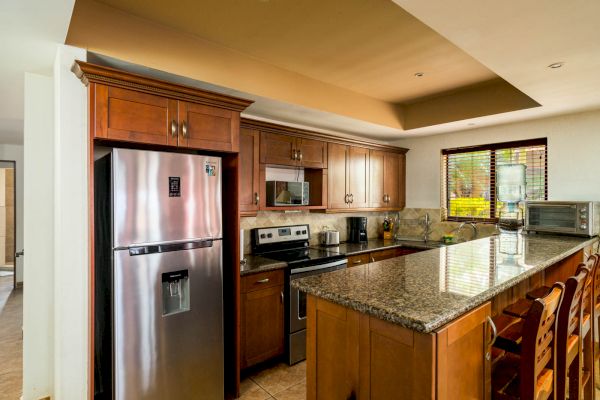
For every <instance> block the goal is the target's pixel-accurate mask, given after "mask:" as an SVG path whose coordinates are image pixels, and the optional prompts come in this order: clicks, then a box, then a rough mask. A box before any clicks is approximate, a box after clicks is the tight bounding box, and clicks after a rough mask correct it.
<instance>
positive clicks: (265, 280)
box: [256, 278, 269, 283]
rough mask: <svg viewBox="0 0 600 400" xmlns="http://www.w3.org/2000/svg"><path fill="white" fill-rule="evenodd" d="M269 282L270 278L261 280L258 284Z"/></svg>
mask: <svg viewBox="0 0 600 400" xmlns="http://www.w3.org/2000/svg"><path fill="white" fill-rule="evenodd" d="M267 282H269V278H265V279H260V280H258V281H256V283H267Z"/></svg>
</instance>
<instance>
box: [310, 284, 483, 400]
mask: <svg viewBox="0 0 600 400" xmlns="http://www.w3.org/2000/svg"><path fill="white" fill-rule="evenodd" d="M307 313H308V318H307V321H308V328H307V329H308V330H307V366H306V367H307V371H306V375H307V399H309V400H314V399H332V400H334V399H343V400H346V399H359V400H366V399H373V400H379V399H488V398H490V395H489V394H490V393H491V390H490V383H491V378H490V376H491V369H490V362H489V361H487V359H486V358H487V357H486V354H487V353H488V352H489V350H490V349H489V347H488V343H489V339H490V333H489V331H490V329H489V327H488V324H487V317H488V316H490V314H491V304H490V303H489V302H488V303H485V304H483V305H482V306H480V307H478V308H476V309H474V310H473V311H470V312H468V313H466V314H464V315H463V316H461V317H460V318H458V319H457V320H455V321H452V322H451V323H449V324H448V325H445V326H443V327H442V328H440V329H439V330H438V331H436V332H432V333H420V332H417V331H413V330H410V329H407V328H404V327H401V326H399V325H395V324H392V323H389V322H386V321H383V320H380V319H378V318H375V317H371V316H369V315H366V314H362V313H359V312H357V311H354V310H350V309H348V308H345V307H342V306H340V305H336V304H333V303H330V302H328V301H325V300H322V299H318V298H316V297H314V296H308V304H307Z"/></svg>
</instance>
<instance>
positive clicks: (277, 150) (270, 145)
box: [260, 132, 298, 166]
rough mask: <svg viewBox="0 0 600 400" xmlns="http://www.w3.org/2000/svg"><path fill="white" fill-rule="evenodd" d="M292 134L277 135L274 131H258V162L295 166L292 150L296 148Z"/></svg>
mask: <svg viewBox="0 0 600 400" xmlns="http://www.w3.org/2000/svg"><path fill="white" fill-rule="evenodd" d="M296 144H297V143H296V138H295V137H294V136H288V135H279V134H276V133H269V132H261V133H260V162H261V163H265V164H277V165H290V166H296V165H297V163H298V161H296V160H295V159H294V158H293V156H294V151H297V150H298V149H297V148H296Z"/></svg>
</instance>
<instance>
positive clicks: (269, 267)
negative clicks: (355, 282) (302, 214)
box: [240, 239, 447, 276]
mask: <svg viewBox="0 0 600 400" xmlns="http://www.w3.org/2000/svg"><path fill="white" fill-rule="evenodd" d="M371 240H383V239H371ZM344 243H345V242H344ZM422 243H423V244H421V243H420V242H418V241H415V244H414V245H413V244H412V242H410V241H409V240H400V241H397V242H396V243H393V244H386V245H384V246H381V247H375V248H372V249H365V250H359V251H354V252H350V253H341V254H343V255H344V256H346V257H349V256H354V255H357V254H364V253H370V252H372V251H379V250H383V249H393V248H396V247H410V248H413V249H423V250H435V249H439V248H440V247H443V246H447V245H445V244H443V243H441V242H434V241H430V243H440V245H441V246H428V245H427V244H425V242H422ZM340 244H343V243H340ZM311 247H312V248H317V247H319V248H326V247H324V246H311ZM265 258H266V257H265ZM270 261H272V263H271V262H270ZM270 261H269V263H267V264H263V265H261V266H260V267H257V268H254V269H250V270H246V271H242V270H240V276H246V275H252V274H258V273H259V272H266V271H274V270H277V269H285V268H287V266H288V265H287V263H285V262H282V261H277V260H270Z"/></svg>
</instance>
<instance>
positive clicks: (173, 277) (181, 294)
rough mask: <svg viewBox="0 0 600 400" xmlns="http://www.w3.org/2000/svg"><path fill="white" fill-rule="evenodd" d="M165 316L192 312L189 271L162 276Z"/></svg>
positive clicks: (168, 273) (166, 273)
mask: <svg viewBox="0 0 600 400" xmlns="http://www.w3.org/2000/svg"><path fill="white" fill-rule="evenodd" d="M162 300H163V316H167V315H172V314H177V313H180V312H184V311H189V310H190V279H189V275H188V270H187V269H184V270H181V271H173V272H165V273H163V274H162Z"/></svg>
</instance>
